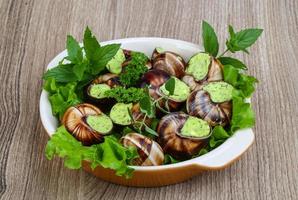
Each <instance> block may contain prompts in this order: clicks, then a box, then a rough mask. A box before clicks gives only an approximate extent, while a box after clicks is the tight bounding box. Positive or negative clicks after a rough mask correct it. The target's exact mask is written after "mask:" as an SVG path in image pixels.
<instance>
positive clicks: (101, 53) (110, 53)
mask: <svg viewBox="0 0 298 200" xmlns="http://www.w3.org/2000/svg"><path fill="white" fill-rule="evenodd" d="M119 48H120V44H108V45H105V46H102V47H100V48H99V49H97V50H96V51H95V52H94V54H93V59H92V68H91V72H92V74H93V75H96V74H98V73H100V72H101V71H102V70H104V69H105V67H106V65H107V63H108V62H109V61H110V60H111V59H112V58H113V57H114V56H115V55H116V53H117V51H118V50H119Z"/></svg>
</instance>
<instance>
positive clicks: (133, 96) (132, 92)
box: [105, 87, 145, 103]
mask: <svg viewBox="0 0 298 200" xmlns="http://www.w3.org/2000/svg"><path fill="white" fill-rule="evenodd" d="M105 96H106V97H109V98H114V99H116V101H117V102H122V103H131V102H138V101H140V100H141V99H142V98H143V97H145V92H144V90H143V89H142V88H135V87H130V88H127V89H126V88H124V87H116V88H112V89H110V90H107V91H106V92H105Z"/></svg>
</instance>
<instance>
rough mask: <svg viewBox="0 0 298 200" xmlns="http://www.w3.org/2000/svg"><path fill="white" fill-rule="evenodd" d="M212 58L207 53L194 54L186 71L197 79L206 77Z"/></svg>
mask: <svg viewBox="0 0 298 200" xmlns="http://www.w3.org/2000/svg"><path fill="white" fill-rule="evenodd" d="M210 60H211V58H210V56H209V54H207V53H198V54H196V55H194V56H193V57H192V58H191V59H190V60H189V62H188V66H187V68H186V73H187V74H190V75H192V76H193V77H194V78H195V80H197V81H200V80H202V79H204V78H205V77H206V76H207V74H208V70H209V65H210Z"/></svg>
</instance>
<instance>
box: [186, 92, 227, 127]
mask: <svg viewBox="0 0 298 200" xmlns="http://www.w3.org/2000/svg"><path fill="white" fill-rule="evenodd" d="M186 109H187V112H188V114H189V115H192V116H196V117H199V118H201V119H204V120H205V121H207V122H208V123H209V124H210V125H211V126H216V125H221V126H225V125H226V124H228V123H229V122H230V119H231V113H232V103H231V101H226V102H222V103H214V102H212V100H211V97H210V95H209V93H208V92H206V91H205V90H203V89H201V90H195V91H193V92H192V93H191V94H190V95H189V97H188V99H187V101H186Z"/></svg>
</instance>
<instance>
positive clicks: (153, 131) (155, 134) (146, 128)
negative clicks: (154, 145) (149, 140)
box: [144, 124, 158, 136]
mask: <svg viewBox="0 0 298 200" xmlns="http://www.w3.org/2000/svg"><path fill="white" fill-rule="evenodd" d="M144 127H145V131H146V132H147V133H149V134H151V135H154V136H158V133H157V132H156V131H155V130H153V129H151V128H150V127H148V126H147V125H146V124H144Z"/></svg>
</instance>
